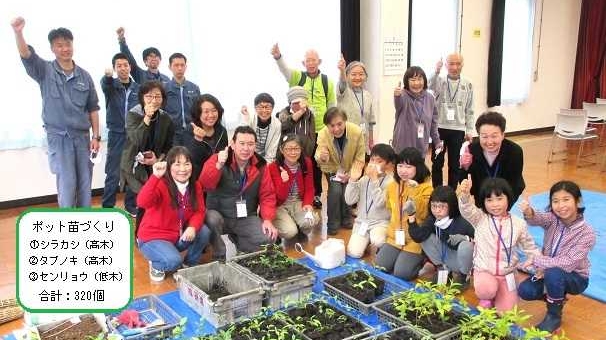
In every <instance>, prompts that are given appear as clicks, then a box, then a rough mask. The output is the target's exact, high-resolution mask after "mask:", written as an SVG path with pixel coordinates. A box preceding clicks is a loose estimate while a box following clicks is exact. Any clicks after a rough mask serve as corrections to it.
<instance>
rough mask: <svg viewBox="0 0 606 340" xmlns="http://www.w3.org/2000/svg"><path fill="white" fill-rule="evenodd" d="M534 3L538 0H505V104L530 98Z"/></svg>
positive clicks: (503, 96) (503, 81) (502, 103)
mask: <svg viewBox="0 0 606 340" xmlns="http://www.w3.org/2000/svg"><path fill="white" fill-rule="evenodd" d="M534 4H535V1H534V0H507V1H506V2H505V25H504V35H503V76H502V78H501V105H513V104H519V103H522V102H523V101H524V100H526V98H528V91H529V89H530V81H531V79H532V74H531V72H532V33H533V27H534Z"/></svg>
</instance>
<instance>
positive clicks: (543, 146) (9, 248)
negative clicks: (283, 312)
mask: <svg viewBox="0 0 606 340" xmlns="http://www.w3.org/2000/svg"><path fill="white" fill-rule="evenodd" d="M512 139H513V140H515V141H516V142H518V143H519V144H520V146H522V148H523V149H524V161H525V164H524V178H525V179H526V188H527V192H528V193H529V194H536V193H540V192H545V191H547V190H549V187H550V186H551V185H552V184H553V183H554V182H556V181H558V180H562V179H571V180H574V181H576V182H577V183H578V184H579V185H580V186H581V188H583V189H587V190H594V191H602V192H606V179H605V176H604V175H606V172H601V171H600V170H601V168H603V167H602V164H601V162H602V160H603V157H604V156H605V149H604V148H601V149H598V153H599V158H598V162H599V163H598V164H597V165H593V166H589V167H583V168H577V167H576V165H575V163H574V162H572V161H570V162H559V163H552V164H548V163H547V153H548V150H549V143H550V140H551V135H550V134H549V135H547V134H540V135H533V136H529V135H528V136H527V135H524V136H518V137H514V138H512ZM560 146H562V147H564V144H560ZM569 147H572V148H574V147H575V146H574V145H573V146H569ZM573 151H574V150H573ZM574 155H575V154H574V153H570V154H569V158H570V159H574ZM93 204H94V205H95V206H100V198H99V197H96V198H94V200H93ZM50 206H52V205H50ZM24 209H25V207H23V208H16V209H8V210H0V298H2V297H8V296H14V294H15V272H16V261H15V258H16V256H15V222H16V219H17V217H18V216H19V214H20V213H21V211H23V210H24ZM349 233H350V231H348V230H341V231H340V232H339V234H338V235H337V237H340V238H343V239H345V240H347V239H348V237H349ZM319 240H320V237H319V233H317V232H314V235H313V237H312V239H311V241H310V242H308V244H307V245H306V249H307V250H308V251H312V252H313V248H314V246H315V245H317V244H318V243H319ZM287 252H288V253H289V255H291V256H292V257H299V256H298V254H297V253H296V252H294V250H293V248H292V245H289V246H288V247H287ZM205 256H207V255H205ZM204 260H205V261H206V260H207V258H205V259H204ZM520 279H522V278H521V277H520ZM174 289H176V284H175V282H174V280H173V279H172V278H168V279H167V280H165V281H164V282H163V283H161V284H155V283H151V282H150V280H149V276H148V266H147V261H145V260H144V259H143V257H142V256H141V254H140V253H139V252H138V251H135V273H134V294H135V296H139V295H143V294H150V293H152V294H162V293H164V292H167V291H171V290H174ZM464 296H465V299H466V300H467V301H469V302H470V303H472V304H474V305H475V304H476V303H477V298H476V297H475V295H474V293H473V288H471V289H468V290H467V291H466V292H465V294H464ZM519 306H520V308H521V309H523V310H525V311H526V312H528V313H529V314H531V315H532V317H531V318H530V320H529V321H528V324H529V325H531V324H536V323H537V322H538V321H540V320H541V319H542V317H543V314H544V304H543V303H541V302H525V301H521V302H520V304H519ZM605 315H606V304H604V303H602V302H599V301H596V300H593V299H590V298H587V297H585V296H573V297H571V298H570V300H569V302H568V303H567V304H566V307H565V309H564V321H563V328H564V330H565V332H566V335H568V336H569V337H570V338H571V339H574V340H584V339H606V318H604V316H605ZM22 324H23V323H22V320H17V321H13V322H10V323H7V324H4V325H0V334H6V333H8V332H10V331H12V330H13V329H17V328H21V327H22Z"/></svg>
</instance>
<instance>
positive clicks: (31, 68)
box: [11, 17, 101, 207]
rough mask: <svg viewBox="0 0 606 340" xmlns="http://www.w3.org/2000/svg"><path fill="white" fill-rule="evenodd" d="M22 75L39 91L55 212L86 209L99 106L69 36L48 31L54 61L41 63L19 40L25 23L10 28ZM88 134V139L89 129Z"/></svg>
mask: <svg viewBox="0 0 606 340" xmlns="http://www.w3.org/2000/svg"><path fill="white" fill-rule="evenodd" d="M11 26H12V27H13V31H14V32H15V40H16V42H17V49H18V50H19V55H20V56H21V61H22V62H23V66H25V71H26V72H27V74H28V75H29V76H30V77H32V78H33V79H34V80H35V81H36V82H37V83H38V84H39V85H40V92H41V94H42V121H43V123H44V130H45V131H46V137H47V141H48V160H49V165H50V170H51V172H52V173H53V174H55V175H56V178H57V198H58V201H59V207H90V204H91V179H92V163H91V161H90V159H89V157H91V156H92V153H94V154H95V155H96V153H97V151H98V150H99V142H100V141H101V136H100V135H99V100H98V98H97V92H96V91H95V84H94V82H93V79H92V78H91V76H90V74H89V73H88V72H86V71H85V70H84V69H82V68H81V67H80V66H78V65H76V63H74V61H73V60H72V56H73V53H74V49H73V45H72V42H73V39H74V38H73V35H72V32H71V31H70V30H68V29H66V28H57V29H53V30H51V31H50V33H49V34H48V41H49V42H50V45H51V50H52V52H53V54H54V55H55V60H53V61H48V60H44V59H42V58H40V56H38V54H36V52H35V51H34V48H33V47H31V46H29V45H27V43H26V42H25V38H24V37H23V28H24V27H25V20H24V19H23V18H21V17H18V18H15V19H13V21H12V22H11ZM91 128H92V133H93V136H92V139H91V137H90V131H89V130H90V129H91Z"/></svg>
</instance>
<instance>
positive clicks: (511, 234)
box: [490, 216, 513, 275]
mask: <svg viewBox="0 0 606 340" xmlns="http://www.w3.org/2000/svg"><path fill="white" fill-rule="evenodd" d="M490 219H492V226H493V227H494V230H495V231H496V232H497V235H498V236H499V241H500V242H501V244H502V245H503V248H504V249H505V255H506V256H507V267H509V266H510V264H511V254H512V252H513V249H512V246H513V222H512V221H511V217H509V225H510V227H511V232H510V233H509V251H507V246H506V245H505V241H504V240H503V235H502V234H501V228H502V224H501V223H499V228H497V222H495V220H494V217H493V216H490ZM498 258H499V249H498V247H497V275H499V274H498V272H499V267H498Z"/></svg>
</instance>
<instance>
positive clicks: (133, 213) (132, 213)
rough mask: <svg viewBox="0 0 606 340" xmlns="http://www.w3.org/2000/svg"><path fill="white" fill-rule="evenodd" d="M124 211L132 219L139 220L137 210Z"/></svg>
mask: <svg viewBox="0 0 606 340" xmlns="http://www.w3.org/2000/svg"><path fill="white" fill-rule="evenodd" d="M124 211H126V212H127V213H128V214H129V215H130V217H132V218H137V209H135V210H128V209H126V208H124Z"/></svg>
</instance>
